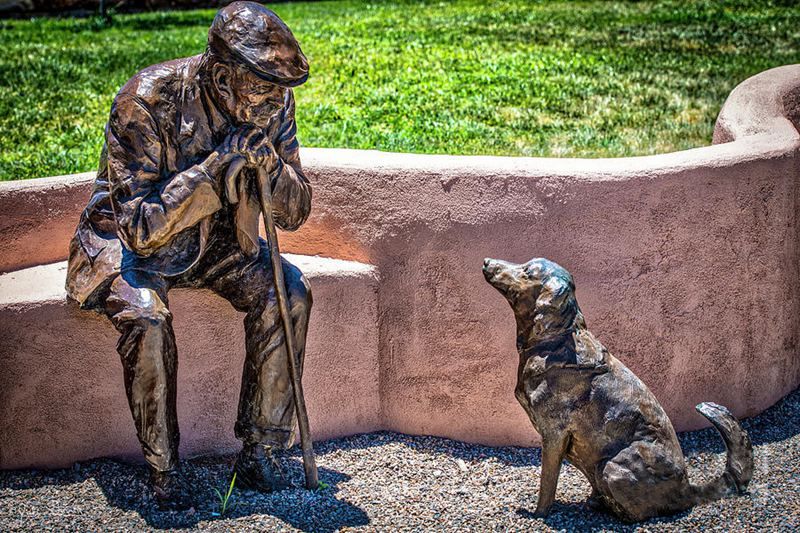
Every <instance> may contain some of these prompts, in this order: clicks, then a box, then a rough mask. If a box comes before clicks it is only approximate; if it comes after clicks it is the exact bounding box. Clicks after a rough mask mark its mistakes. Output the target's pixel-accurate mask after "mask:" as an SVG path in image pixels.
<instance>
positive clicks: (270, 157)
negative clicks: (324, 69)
mask: <svg viewBox="0 0 800 533" xmlns="http://www.w3.org/2000/svg"><path fill="white" fill-rule="evenodd" d="M307 77H308V62H307V61H306V58H305V56H304V55H303V52H302V51H301V49H300V46H299V44H298V43H297V41H296V39H295V37H294V36H293V35H292V33H291V31H290V30H289V28H288V27H287V26H286V25H285V24H284V23H283V21H281V20H280V19H279V18H278V16H277V15H275V13H273V12H272V11H270V10H268V9H266V8H265V7H263V6H261V5H260V4H257V3H254V2H234V3H232V4H230V5H228V6H227V7H225V8H223V9H221V10H220V11H219V13H217V15H216V17H215V18H214V21H213V23H212V25H211V28H210V30H209V32H208V47H207V49H206V51H205V53H203V54H202V55H198V56H194V57H189V58H186V59H177V60H174V61H169V62H167V63H162V64H160V65H155V66H151V67H149V68H146V69H144V70H142V71H141V72H139V73H138V74H136V75H135V76H134V77H133V78H131V79H130V81H128V82H127V83H126V84H125V86H124V87H123V88H122V89H121V90H120V92H119V94H117V96H116V98H115V99H114V103H113V105H112V108H111V114H110V117H109V120H108V125H107V127H106V131H105V146H104V147H103V151H102V154H101V157H100V169H99V171H98V173H97V179H96V181H95V185H94V190H93V192H92V196H91V199H90V201H89V204H88V206H87V207H86V209H85V210H84V212H83V215H82V216H81V219H80V222H79V224H78V228H77V230H76V232H75V237H74V238H73V240H72V243H71V246H70V258H69V272H68V277H67V291H68V293H69V295H70V297H72V298H74V299H75V300H77V301H78V302H79V303H80V304H81V306H82V307H84V308H92V309H97V310H99V311H101V312H103V313H105V314H106V315H107V316H108V317H109V318H110V319H111V321H112V322H113V324H114V326H115V327H116V328H117V329H118V330H119V332H120V334H121V337H120V340H119V344H118V347H117V349H118V351H119V355H120V357H121V359H122V366H123V370H124V381H125V392H126V393H127V396H128V402H129V404H130V409H131V413H132V414H133V420H134V423H135V425H136V432H137V434H138V437H139V441H140V442H141V445H142V451H143V453H144V458H145V460H146V461H147V463H148V464H149V466H150V470H151V483H152V485H153V489H154V492H155V495H156V498H157V500H158V502H159V504H160V505H161V506H162V507H166V508H186V507H188V506H190V505H191V504H192V502H191V496H190V494H191V491H190V490H189V488H188V487H187V486H186V483H185V480H184V478H183V477H182V476H181V474H180V469H179V463H178V441H179V432H178V421H177V414H176V370H177V362H178V361H177V351H176V347H175V337H174V333H173V330H172V315H171V314H170V311H169V305H168V300H167V293H168V291H169V290H170V289H171V288H173V287H205V288H208V289H211V290H213V291H214V292H215V293H217V294H219V295H220V296H222V297H223V298H225V299H227V300H228V301H229V302H230V303H231V304H232V305H233V307H234V308H236V309H237V310H239V311H242V312H246V313H247V315H246V317H245V320H244V325H245V332H246V345H247V355H246V359H245V367H244V371H243V377H242V385H241V393H240V398H239V410H238V418H237V420H236V425H235V434H236V437H237V438H238V439H240V440H241V441H242V443H243V446H242V450H241V452H240V453H239V455H238V457H237V460H236V466H235V471H236V473H237V475H238V479H237V482H238V483H239V484H241V485H244V486H247V487H249V488H253V489H256V490H262V491H269V490H277V489H280V488H282V487H284V486H286V482H285V480H284V479H283V477H282V475H281V473H280V471H279V470H280V469H279V467H278V466H277V462H276V461H275V458H274V457H273V454H274V452H275V451H276V450H281V449H285V448H286V447H288V446H289V445H291V443H292V442H293V440H294V425H295V410H294V402H293V397H292V387H291V382H290V378H289V375H288V371H287V366H288V365H287V349H286V346H285V344H286V343H285V337H284V333H283V330H282V329H281V322H280V318H279V310H278V306H277V302H276V294H275V292H276V291H275V285H274V281H273V279H274V278H273V271H272V266H271V263H270V260H271V258H270V252H269V249H268V248H267V247H266V244H265V242H264V241H263V240H261V239H259V236H258V220H259V218H258V217H259V214H260V208H259V198H258V190H257V178H256V175H257V174H258V173H264V172H265V173H266V174H267V176H268V178H269V182H268V183H271V190H272V194H271V196H272V211H273V213H274V220H275V223H276V224H277V225H278V226H279V227H280V228H282V229H284V230H294V229H296V228H298V227H299V226H300V225H301V224H303V222H304V221H305V220H306V218H307V217H308V214H309V211H310V208H311V186H310V185H309V183H308V181H307V180H306V177H305V176H304V174H303V170H302V167H301V165H300V157H299V145H298V142H297V139H296V126H295V119H294V96H293V93H292V87H295V86H297V85H300V84H302V83H303V82H304V81H305V80H306V78H307ZM282 265H283V272H284V277H285V280H286V287H287V294H288V307H289V314H290V316H291V321H292V325H293V328H294V329H293V331H294V335H293V336H294V337H295V339H294V345H295V347H296V350H297V352H298V358H299V360H300V362H302V355H303V351H304V346H305V338H306V330H307V325H308V317H309V312H310V309H311V293H310V290H309V286H308V283H307V282H306V280H305V279H304V277H303V275H302V274H301V272H300V271H299V270H298V269H297V268H296V267H295V266H293V265H291V264H290V263H288V262H286V261H285V260H284V261H283V262H282Z"/></svg>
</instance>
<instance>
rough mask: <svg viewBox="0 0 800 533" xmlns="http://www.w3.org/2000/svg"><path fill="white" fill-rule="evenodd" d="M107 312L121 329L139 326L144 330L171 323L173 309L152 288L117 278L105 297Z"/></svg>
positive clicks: (163, 327)
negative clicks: (136, 285) (138, 285)
mask: <svg viewBox="0 0 800 533" xmlns="http://www.w3.org/2000/svg"><path fill="white" fill-rule="evenodd" d="M106 313H107V314H108V316H109V317H110V318H111V321H112V322H113V323H114V325H115V326H116V327H117V328H118V329H123V328H125V329H127V327H130V326H136V327H138V328H139V329H142V330H144V331H151V332H159V331H164V330H166V329H168V328H170V327H171V324H172V313H170V311H169V308H168V307H167V304H166V302H165V301H164V299H163V298H162V297H161V295H160V294H159V293H158V291H156V290H155V289H153V288H148V287H135V286H132V285H131V284H130V283H128V282H127V281H126V280H124V279H123V278H122V277H120V278H117V280H115V281H114V283H113V284H112V287H111V293H110V294H109V296H108V298H107V299H106Z"/></svg>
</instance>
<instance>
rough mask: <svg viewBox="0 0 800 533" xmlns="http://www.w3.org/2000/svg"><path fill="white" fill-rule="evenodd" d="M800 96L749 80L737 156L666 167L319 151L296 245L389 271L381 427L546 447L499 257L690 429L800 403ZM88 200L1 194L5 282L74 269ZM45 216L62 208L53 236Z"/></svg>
mask: <svg viewBox="0 0 800 533" xmlns="http://www.w3.org/2000/svg"><path fill="white" fill-rule="evenodd" d="M799 88H800V65H790V66H786V67H781V68H778V69H773V70H770V71H767V72H764V73H762V74H759V75H758V76H755V77H754V78H751V79H749V80H746V81H745V82H743V83H742V84H741V85H740V86H739V87H737V88H736V89H735V90H734V91H733V93H732V94H731V96H730V97H729V98H728V101H727V102H726V104H725V106H724V107H723V109H722V111H721V113H720V116H719V119H718V122H717V128H716V131H715V134H714V139H715V141H716V142H718V143H722V144H715V145H713V146H708V147H704V148H698V149H694V150H687V151H683V152H676V153H669V154H663V155H657V156H648V157H633V158H623V159H593V160H590V159H542V158H506V157H483V156H440V155H435V156H434V155H417V154H392V153H382V152H374V151H357V150H332V149H303V152H302V157H303V161H304V167H305V168H306V171H307V173H308V175H309V177H310V179H311V181H312V183H313V185H314V193H315V198H314V211H313V213H312V216H311V218H310V219H309V221H308V223H307V224H306V225H305V226H303V227H302V228H301V229H300V230H299V231H298V232H296V233H292V234H283V235H282V236H281V238H282V241H281V242H282V246H283V249H284V250H286V251H291V252H294V253H302V254H307V255H320V256H325V257H335V258H340V259H349V260H355V261H360V262H364V263H369V264H371V265H374V266H375V267H376V269H377V272H378V273H379V277H380V282H379V284H378V288H377V291H378V292H377V315H376V316H377V318H376V320H375V324H373V325H374V326H375V327H376V331H377V346H378V350H377V353H378V355H377V357H378V361H377V372H378V376H377V379H378V386H379V390H380V394H379V406H378V408H379V419H380V426H381V427H383V428H386V429H391V430H396V431H402V432H407V433H416V434H434V435H441V436H446V437H451V438H456V439H459V440H464V441H469V442H480V443H486V444H497V445H500V444H521V445H528V444H535V443H536V442H537V437H536V435H535V433H534V432H533V430H532V428H531V426H530V424H529V422H528V421H527V419H526V417H525V415H524V413H523V411H522V409H521V408H520V407H519V405H518V404H517V403H516V400H515V399H514V396H513V389H514V381H515V376H516V365H517V354H516V350H515V347H514V335H515V332H514V323H513V317H512V313H511V310H510V308H509V307H508V305H507V304H506V303H505V301H504V300H503V299H502V298H501V297H500V296H499V295H498V294H496V292H495V291H494V290H493V289H492V288H491V287H489V286H488V285H487V284H486V283H485V281H484V280H483V277H482V274H481V264H482V259H483V258H484V257H487V256H489V257H495V258H501V259H506V260H511V261H525V260H527V259H530V258H531V257H541V256H543V257H548V258H550V259H552V260H555V261H557V262H558V263H560V264H561V265H563V266H564V267H566V268H567V269H568V270H570V271H571V272H572V274H573V275H574V277H575V280H576V284H577V296H578V300H579V302H580V304H581V307H582V309H583V312H584V315H585V316H586V319H587V322H588V325H589V328H590V329H591V330H592V331H593V332H594V333H595V335H597V336H598V337H599V338H600V340H601V341H602V342H603V343H604V344H605V345H606V346H607V347H608V348H609V350H610V351H611V352H612V353H614V354H615V355H616V356H617V357H618V358H619V359H621V360H622V361H623V362H624V363H625V364H626V365H628V366H629V367H630V368H631V369H632V370H633V371H634V372H635V373H637V374H638V375H639V377H640V378H641V379H642V380H643V381H644V382H645V383H646V384H647V385H648V386H649V387H650V388H651V389H652V390H653V392H654V393H655V395H656V397H657V398H658V399H659V400H660V401H661V402H662V404H663V405H664V407H665V409H666V410H667V413H668V414H669V415H670V417H671V418H672V420H673V423H674V424H675V426H676V428H677V429H678V430H686V429H693V428H698V427H702V426H704V425H705V419H703V418H702V417H701V416H699V415H697V414H696V413H695V412H694V405H695V404H696V403H698V402H700V401H715V402H718V403H721V404H723V405H726V406H728V407H729V408H731V409H732V410H733V411H734V413H736V414H737V415H738V416H740V417H744V416H750V415H754V414H756V413H758V412H760V411H761V410H763V409H765V408H767V407H768V406H770V405H771V404H773V403H774V402H775V401H777V400H778V399H779V398H781V397H782V396H783V395H785V394H786V393H787V392H789V391H791V390H793V389H794V388H796V387H797V386H798V384H800V357H798V334H799V333H800V318H799V317H800V312H799V311H800V298H798V291H799V290H800V287H799V286H798V281H797V280H798V279H800V276H798V274H800V272H799V270H800V266H799V265H798V250H797V237H798V235H797V233H798V222H799V221H798V216H797V213H798V209H797V203H798V199H800V196H798V190H797V183H798V178H800V135H798V129H797V128H798V124H800V122H799V121H798V116H800V107H799V106H798V102H800V98H798V95H800V91H799V90H798V89H799ZM89 184H90V177H89V175H79V176H76V177H74V178H62V179H56V178H48V179H45V180H33V181H31V182H26V183H24V184H10V185H8V184H2V185H1V186H0V212H3V213H4V218H3V220H2V222H0V232H2V233H0V235H1V236H2V238H0V271H3V270H5V271H8V270H15V269H18V268H22V267H26V266H30V265H34V264H39V263H44V262H50V261H56V260H60V259H63V258H64V257H66V251H67V240H68V234H69V231H71V229H72V228H74V225H75V222H76V221H77V217H78V215H79V211H80V207H81V206H82V203H83V199H85V198H86V197H87V195H88V191H89ZM19 191H25V193H26V194H25V195H20V194H19ZM45 205H46V206H59V207H58V208H57V209H56V208H55V207H52V209H53V211H52V212H50V213H49V214H48V216H47V217H45V218H38V219H37V218H36V213H37V212H40V211H41V210H42V209H43V207H42V206H45ZM12 209H13V211H12ZM11 213H14V214H11ZM16 213H19V215H17V214H16ZM17 219H19V220H17ZM65 228H66V229H68V230H69V231H66V230H65ZM45 235H46V236H48V238H49V240H48V241H47V243H46V244H45V243H44V239H43V236H45ZM371 326H372V325H369V324H363V327H365V328H366V327H371Z"/></svg>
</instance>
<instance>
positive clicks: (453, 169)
mask: <svg viewBox="0 0 800 533" xmlns="http://www.w3.org/2000/svg"><path fill="white" fill-rule="evenodd" d="M797 151H800V137H797V138H790V137H787V136H785V135H773V134H758V135H753V136H749V137H745V138H742V139H739V140H736V141H733V142H729V143H723V144H716V145H710V146H703V147H699V148H692V149H689V150H683V151H679V152H670V153H666V154H655V155H646V156H634V157H620V158H598V159H585V158H543V157H513V156H489V155H446V154H415V153H399V152H383V151H378V150H353V149H346V148H303V149H302V151H301V154H302V155H301V157H302V159H303V166H304V167H305V168H306V169H307V170H311V171H313V172H315V173H324V172H326V171H327V170H330V169H343V170H364V171H372V172H375V173H379V174H390V173H394V172H404V173H405V172H409V171H413V172H417V173H423V174H424V173H428V174H441V175H447V174H453V175H456V174H457V175H470V174H476V175H477V174H481V173H483V172H491V173H492V174H493V175H497V174H499V173H509V174H513V175H518V176H526V175H529V176H531V177H541V176H552V177H563V178H572V179H576V180H586V181H624V180H628V179H633V178H640V177H642V176H647V177H657V176H658V175H661V174H674V173H675V172H680V171H685V170H692V169H693V168H707V167H723V166H730V165H734V164H738V163H741V162H747V161H753V160H758V159H775V158H780V157H784V156H786V155H787V154H793V153H795V152H797ZM94 177H95V172H82V173H79V174H67V175H62V176H50V177H45V178H35V179H28V180H19V181H4V182H0V197H2V196H4V195H8V194H15V193H20V192H25V191H36V190H48V189H58V188H62V187H75V186H82V185H88V184H89V183H91V182H92V181H93V180H94Z"/></svg>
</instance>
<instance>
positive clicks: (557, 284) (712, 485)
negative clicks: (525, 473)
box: [483, 259, 753, 522]
mask: <svg viewBox="0 0 800 533" xmlns="http://www.w3.org/2000/svg"><path fill="white" fill-rule="evenodd" d="M483 273H484V276H485V277H486V281H488V282H489V283H490V284H491V285H492V286H493V287H494V288H495V289H497V290H498V291H500V293H502V294H503V296H505V298H506V299H507V300H508V302H509V303H510V304H511V308H512V309H513V311H514V315H515V317H516V321H517V349H518V351H519V356H520V364H519V371H518V373H517V387H516V391H515V394H516V397H517V400H519V402H520V404H522V407H523V408H524V409H525V411H526V412H527V414H528V416H529V417H530V419H531V422H532V423H533V427H534V428H535V429H536V431H538V432H539V434H540V435H541V436H542V474H541V484H540V487H539V501H538V503H537V506H536V515H537V516H545V515H547V513H548V511H549V509H550V506H551V505H552V503H553V500H554V498H555V493H556V484H557V482H558V474H559V471H560V469H561V461H562V460H564V459H567V460H568V461H569V462H570V463H572V464H573V465H574V466H575V467H577V468H578V470H580V471H581V472H583V474H584V475H585V476H586V477H587V478H588V480H589V483H590V484H591V486H592V495H591V497H590V499H589V504H590V506H592V507H595V508H603V507H605V508H606V509H608V510H610V511H612V512H613V513H614V514H616V515H617V516H619V517H620V518H622V519H623V520H626V521H634V522H635V521H640V520H645V519H647V518H650V517H653V516H657V515H664V514H672V513H676V512H680V511H683V510H685V509H688V508H690V507H692V506H693V505H695V504H699V503H703V502H708V501H712V500H715V499H718V498H721V497H724V496H727V495H731V494H735V493H740V492H743V491H744V490H745V489H746V488H747V484H748V483H749V482H750V479H751V478H752V475H753V449H752V445H751V443H750V439H749V437H748V436H747V433H745V431H744V430H743V429H742V427H741V426H740V425H739V422H738V421H737V420H736V419H735V418H734V417H733V415H732V414H731V413H730V411H728V410H727V409H726V408H725V407H722V406H720V405H716V404H713V403H701V404H700V405H698V406H697V410H698V411H699V412H700V413H701V414H702V415H703V416H705V417H706V418H707V419H708V420H709V421H710V422H711V423H712V424H713V425H714V427H716V428H717V430H718V431H719V433H720V435H721V436H722V439H723V440H724V441H725V446H726V448H727V451H728V457H727V465H726V468H725V471H724V472H723V473H722V475H721V476H719V477H717V478H716V479H714V480H713V481H710V482H708V483H705V484H702V485H693V484H691V483H690V482H689V479H688V477H687V473H686V463H685V461H684V457H683V452H682V451H681V448H680V444H679V443H678V439H677V437H676V435H675V430H674V429H673V427H672V423H671V422H670V421H669V418H668V417H667V414H666V413H665V412H664V409H663V408H662V407H661V405H660V404H659V403H658V401H657V400H656V398H655V396H653V394H652V393H651V392H650V391H649V390H648V389H647V387H646V386H645V385H644V383H642V382H641V381H640V380H639V378H637V377H636V376H635V375H634V374H633V372H631V371H630V370H628V368H627V367H626V366H625V365H623V364H622V363H621V362H620V361H619V360H617V359H616V358H615V357H614V356H613V355H611V354H610V353H608V350H606V348H605V347H604V346H603V345H602V344H601V343H600V341H598V340H597V339H596V338H595V337H594V336H593V335H592V334H591V333H590V332H589V330H588V329H587V328H586V323H585V322H584V318H583V315H582V314H581V311H580V308H579V307H578V302H577V300H576V299H575V284H574V282H573V279H572V276H571V275H570V273H569V272H567V271H566V270H565V269H564V268H562V267H560V266H559V265H557V264H556V263H554V262H552V261H549V260H547V259H532V260H531V261H529V262H527V263H525V264H522V265H516V264H511V263H506V262H504V261H498V260H493V259H486V260H485V261H484V267H483Z"/></svg>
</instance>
